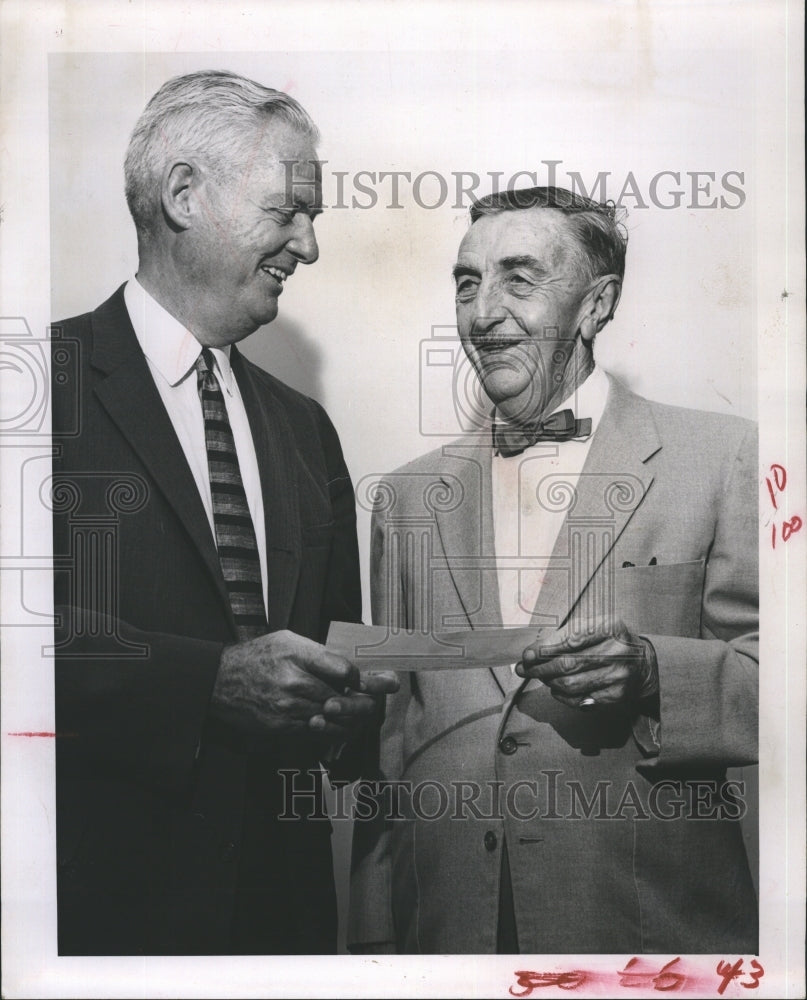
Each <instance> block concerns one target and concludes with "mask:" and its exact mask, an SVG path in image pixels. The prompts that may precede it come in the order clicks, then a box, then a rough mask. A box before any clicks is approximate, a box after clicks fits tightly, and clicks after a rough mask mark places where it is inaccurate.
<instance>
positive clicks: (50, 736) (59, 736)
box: [6, 733, 76, 739]
mask: <svg viewBox="0 0 807 1000" xmlns="http://www.w3.org/2000/svg"><path fill="white" fill-rule="evenodd" d="M75 735H76V734H75V733H6V736H44V737H46V738H48V739H63V738H64V737H65V736H75Z"/></svg>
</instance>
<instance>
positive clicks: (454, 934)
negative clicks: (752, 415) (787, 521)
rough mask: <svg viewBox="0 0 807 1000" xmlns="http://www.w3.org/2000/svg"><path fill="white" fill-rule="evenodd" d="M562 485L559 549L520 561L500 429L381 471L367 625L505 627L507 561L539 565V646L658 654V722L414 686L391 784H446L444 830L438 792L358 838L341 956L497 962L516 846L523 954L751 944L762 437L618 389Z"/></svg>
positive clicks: (522, 694)
mask: <svg viewBox="0 0 807 1000" xmlns="http://www.w3.org/2000/svg"><path fill="white" fill-rule="evenodd" d="M552 454H553V446H552V445H548V446H547V448H546V451H545V452H544V455H543V457H542V456H541V455H538V456H537V457H531V458H527V459H523V461H525V462H530V463H538V464H537V465H533V468H534V469H539V470H540V468H541V463H542V462H546V460H547V459H548V458H549V457H551V456H552ZM508 461H513V462H520V461H522V459H520V458H512V459H508ZM525 468H526V466H525ZM564 480H565V477H564V476H563V475H559V474H553V473H552V471H551V469H547V471H546V474H545V475H543V476H541V477H540V478H539V479H538V483H539V485H538V494H537V500H538V502H539V503H541V504H543V505H544V506H545V508H546V509H550V510H551V509H561V510H564V511H565V521H564V524H563V526H562V528H561V531H560V534H559V536H558V540H557V543H556V544H555V547H554V550H553V552H552V553H551V554H550V553H539V552H535V551H533V550H532V549H531V548H530V540H529V537H528V536H525V537H524V539H523V549H522V550H521V551H520V552H519V553H517V554H514V553H512V552H505V553H501V552H499V553H497V552H496V549H495V546H494V522H493V512H492V497H491V447H490V436H489V433H488V434H487V435H481V436H479V437H476V438H474V437H469V438H466V439H461V440H459V441H457V442H455V443H454V444H452V445H447V446H446V447H444V448H441V449H438V450H437V451H434V452H432V453H430V454H428V455H425V456H423V457H422V458H419V459H417V460H415V461H414V462H411V463H409V465H407V466H405V467H404V468H402V469H400V470H398V471H397V472H395V473H392V474H391V475H389V476H387V477H386V481H385V487H384V489H382V490H380V491H379V497H380V500H381V504H380V506H379V508H378V509H377V511H376V513H375V515H374V520H373V533H372V559H373V572H372V585H373V592H372V595H373V617H374V619H375V620H376V622H377V623H378V624H385V623H390V624H395V623H398V624H400V625H401V626H405V627H408V628H414V629H416V630H428V629H430V628H432V627H434V628H437V629H447V630H452V629H457V628H468V627H471V628H484V627H485V626H486V625H500V624H501V610H500V606H499V588H498V579H497V572H496V563H495V558H496V556H497V555H498V556H500V557H502V556H504V557H510V558H513V556H514V555H523V556H531V557H542V558H546V564H545V565H546V572H545V582H544V584H543V587H542V589H541V592H540V596H539V598H538V603H537V605H536V607H535V609H534V611H533V615H532V621H531V624H533V625H535V627H536V632H537V630H538V628H541V627H543V628H546V629H547V630H548V631H549V636H550V637H551V634H552V632H551V630H552V629H554V628H555V627H557V626H560V625H563V624H569V625H572V624H576V625H577V626H578V627H579V628H582V627H584V626H585V624H586V623H587V621H588V620H589V619H590V618H591V617H592V616H594V615H596V614H604V615H606V616H609V617H611V618H614V617H618V618H621V619H622V620H623V621H624V622H625V624H626V625H627V626H628V628H630V629H632V630H633V631H634V633H636V634H637V635H644V636H646V637H648V638H649V639H650V641H651V642H652V644H653V646H654V648H655V651H656V656H657V658H658V667H659V685H660V692H661V693H660V709H659V707H658V706H649V705H646V706H642V707H643V709H646V712H645V713H644V714H643V713H640V712H636V713H631V714H628V712H627V711H626V710H625V709H623V708H622V707H613V708H607V707H602V708H599V709H596V710H594V711H593V712H591V713H588V714H586V713H583V712H580V711H579V710H577V709H571V708H567V707H565V706H563V705H561V704H560V703H559V702H557V701H556V700H555V699H554V698H553V697H552V696H551V694H550V692H549V689H548V688H547V687H546V686H545V685H543V684H541V683H540V682H538V681H534V680H529V681H522V680H521V678H519V677H518V676H516V675H514V674H513V672H512V670H511V669H510V667H508V666H506V667H495V668H493V669H492V670H461V671H453V672H452V671H443V672H439V671H437V672H428V671H426V672H422V673H410V674H406V675H403V676H402V682H401V688H400V690H399V691H398V692H397V693H396V694H395V695H393V696H391V697H390V699H389V700H388V704H387V719H386V722H385V724H384V729H383V730H382V753H381V765H382V773H383V774H384V776H385V777H387V778H389V779H392V780H399V779H403V780H404V781H407V782H411V783H412V787H417V786H418V785H419V784H420V783H425V782H431V783H434V782H439V783H440V785H442V787H443V788H445V789H446V790H447V792H448V806H449V807H448V809H446V810H443V811H440V812H439V814H438V815H435V817H434V818H429V817H430V816H431V814H432V812H433V811H436V809H437V807H436V806H435V805H434V795H433V792H430V794H431V795H432V798H431V799H429V800H426V801H425V804H424V806H423V813H424V814H425V815H418V814H416V813H415V814H414V815H413V816H412V818H410V819H409V820H406V821H399V820H393V821H390V822H389V823H387V824H386V825H385V824H383V823H378V822H376V821H374V820H373V821H369V822H367V823H357V824H356V830H355V832H354V877H353V882H352V887H351V920H350V923H351V926H350V928H349V937H348V940H349V943H354V944H365V943H368V942H382V941H386V942H395V943H396V945H397V948H398V950H399V951H406V952H417V951H420V952H445V953H456V952H472V953H473V952H492V951H495V950H496V942H497V937H496V935H497V909H498V901H499V876H500V871H501V851H502V843H503V842H506V844H507V849H508V856H509V866H510V872H511V884H512V892H513V907H514V911H515V922H516V928H517V935H518V944H519V950H520V951H522V952H526V953H528V954H542V953H555V954H576V953H579V952H605V953H618V954H619V953H622V954H637V953H639V952H665V953H670V954H673V955H675V954H686V953H688V952H714V953H719V954H727V953H731V954H738V955H739V954H749V953H753V952H755V951H756V948H757V914H756V909H757V907H756V899H755V896H754V888H753V882H752V879H751V875H750V872H749V867H748V862H747V860H746V856H745V851H744V847H743V841H742V836H741V830H740V825H739V822H738V817H739V816H740V815H741V814H742V803H739V802H738V801H736V793H737V789H736V788H731V787H729V788H726V787H724V782H725V778H726V774H725V772H726V768H727V767H731V766H742V765H744V764H749V763H752V762H753V761H755V760H756V755H757V706H758V687H757V661H758V635H757V629H758V574H757V538H758V530H759V525H758V518H757V494H758V472H757V447H756V429H755V427H754V426H753V425H752V424H750V423H749V422H748V421H745V420H740V419H738V418H736V417H728V416H721V415H718V414H714V413H699V412H695V411H692V410H684V409H680V408H677V407H672V406H664V405H661V404H659V403H652V402H650V401H648V400H645V399H642V398H641V397H639V396H636V395H634V394H633V393H631V392H629V391H628V390H627V389H626V388H625V387H624V386H622V385H621V384H620V383H619V382H617V381H616V380H613V379H612V381H611V389H610V394H609V398H608V404H607V406H606V410H605V412H604V414H603V417H602V420H601V422H600V425H599V427H598V429H597V432H596V435H595V437H594V440H593V441H592V444H591V450H590V451H589V454H588V458H587V460H586V464H585V466H584V469H583V472H582V474H581V476H580V479H579V481H578V483H577V485H576V487H575V488H571V487H569V486H567V485H565V483H564ZM407 536H411V537H407ZM513 565H516V566H518V562H517V561H516V562H514V563H513ZM381 666H383V661H381V660H379V667H381ZM653 715H656V716H658V718H660V730H656V729H655V727H654V728H651V719H652V716H653ZM656 721H658V719H657V720H656ZM654 737H655V738H654ZM463 783H464V785H463ZM477 788H478V790H479V794H478V795H477V798H476V800H475V801H473V802H472V803H471V804H469V803H468V799H469V798H470V797H471V796H472V794H473V793H474V790H475V789H477ZM496 788H499V789H500V792H499V793H496V794H498V796H499V799H498V805H496V804H495V799H494V790H495V789H496ZM508 795H512V798H510V799H508ZM463 796H464V797H465V804H464V805H463Z"/></svg>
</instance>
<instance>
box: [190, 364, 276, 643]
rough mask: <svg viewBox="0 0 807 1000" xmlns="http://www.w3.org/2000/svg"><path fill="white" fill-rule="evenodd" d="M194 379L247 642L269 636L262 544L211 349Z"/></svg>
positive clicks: (222, 546)
mask: <svg viewBox="0 0 807 1000" xmlns="http://www.w3.org/2000/svg"><path fill="white" fill-rule="evenodd" d="M196 374H197V387H198V389H199V396H200V398H201V401H202V413H203V414H204V418H205V445H206V447H207V468H208V472H209V474H210V493H211V496H212V499H213V527H214V529H215V535H216V548H217V549H218V552H219V560H220V561H221V569H222V572H223V574H224V581H225V583H226V584H227V590H228V592H229V594H230V605H231V607H232V609H233V615H234V617H235V623H236V626H237V627H238V637H239V639H241V640H242V641H244V640H246V639H254V638H255V637H256V636H259V635H264V634H265V633H266V631H267V630H268V626H267V624H266V612H265V610H264V604H263V584H262V582H261V564H260V559H259V558H258V544H257V542H256V541H255V528H254V526H253V524H252V517H251V516H250V513H249V505H248V504H247V495H246V493H245V492H244V484H243V482H242V481H241V470H240V468H239V466H238V455H237V453H236V450H235V440H234V438H233V432H232V429H231V428H230V421H229V419H228V417H227V408H226V406H225V405H224V396H222V394H221V387H220V386H219V380H218V379H217V378H216V375H215V371H214V361H213V355H212V354H211V353H210V350H209V349H208V348H207V347H205V348H203V349H202V353H201V354H200V355H199V359H198V360H197V362H196Z"/></svg>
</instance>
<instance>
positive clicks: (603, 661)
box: [516, 619, 658, 709]
mask: <svg viewBox="0 0 807 1000" xmlns="http://www.w3.org/2000/svg"><path fill="white" fill-rule="evenodd" d="M552 640H553V641H552V642H549V643H547V642H536V643H533V644H532V645H531V646H528V647H527V648H526V649H525V650H524V655H523V661H522V662H521V663H519V664H518V665H517V667H516V673H517V674H518V675H519V676H520V677H530V678H535V679H537V680H539V681H543V682H544V684H546V685H548V687H549V689H550V691H551V692H552V695H553V697H554V698H557V700H558V701H559V702H561V703H562V704H564V705H568V706H569V707H570V708H584V709H585V708H591V707H593V706H594V705H618V704H631V705H635V703H636V702H637V701H639V700H640V699H642V698H648V697H650V696H652V695H655V694H658V665H657V663H656V653H655V650H654V649H653V646H652V643H650V642H649V641H648V640H647V639H642V638H640V637H639V636H635V635H633V633H632V632H630V631H629V630H628V628H627V627H626V626H625V625H624V624H623V623H622V621H620V620H617V621H615V622H610V623H608V624H606V623H605V622H603V621H602V620H600V619H597V620H595V621H593V622H592V623H591V624H590V626H589V629H588V630H587V631H586V632H585V633H584V634H582V635H581V634H573V635H570V634H569V630H568V629H560V630H559V631H558V632H557V633H556V634H555V635H554V636H552Z"/></svg>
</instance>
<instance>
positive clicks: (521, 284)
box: [507, 274, 532, 289]
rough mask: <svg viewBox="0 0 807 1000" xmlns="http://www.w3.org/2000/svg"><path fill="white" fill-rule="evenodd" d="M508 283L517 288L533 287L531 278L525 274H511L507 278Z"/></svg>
mask: <svg viewBox="0 0 807 1000" xmlns="http://www.w3.org/2000/svg"><path fill="white" fill-rule="evenodd" d="M507 281H508V283H509V284H510V285H511V287H513V288H516V289H524V288H531V287H532V282H531V281H530V280H529V278H525V277H524V275H523V274H511V275H509V276H508V278H507Z"/></svg>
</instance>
